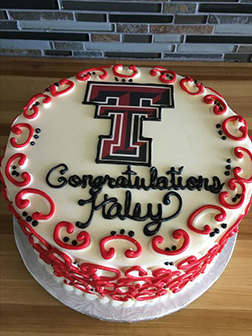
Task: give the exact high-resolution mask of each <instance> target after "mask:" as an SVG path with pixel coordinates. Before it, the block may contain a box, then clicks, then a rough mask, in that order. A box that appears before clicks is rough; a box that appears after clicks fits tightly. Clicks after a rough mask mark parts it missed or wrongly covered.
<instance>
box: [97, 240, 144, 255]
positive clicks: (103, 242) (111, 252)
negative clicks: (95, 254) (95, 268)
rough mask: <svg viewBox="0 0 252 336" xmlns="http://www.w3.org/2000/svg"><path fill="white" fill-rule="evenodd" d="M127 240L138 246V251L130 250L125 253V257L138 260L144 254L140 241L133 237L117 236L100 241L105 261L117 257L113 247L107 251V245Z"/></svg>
mask: <svg viewBox="0 0 252 336" xmlns="http://www.w3.org/2000/svg"><path fill="white" fill-rule="evenodd" d="M118 239H121V240H127V241H129V242H131V243H132V244H134V245H135V246H136V250H135V251H133V250H131V249H128V250H126V251H125V253H124V254H125V257H127V258H137V257H139V256H140V254H141V253H142V246H141V245H140V244H139V243H138V241H137V240H136V239H134V238H132V237H128V236H124V235H115V236H107V237H105V238H103V239H101V240H100V244H99V245H100V252H101V255H102V257H103V258H104V259H111V258H113V257H114V255H115V249H114V248H113V247H110V248H109V250H106V249H105V245H106V243H108V242H110V241H112V240H118Z"/></svg>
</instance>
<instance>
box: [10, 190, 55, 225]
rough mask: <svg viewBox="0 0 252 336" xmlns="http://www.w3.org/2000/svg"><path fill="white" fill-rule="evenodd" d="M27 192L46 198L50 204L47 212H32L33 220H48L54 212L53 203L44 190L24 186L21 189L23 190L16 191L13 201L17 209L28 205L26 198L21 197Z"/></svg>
mask: <svg viewBox="0 0 252 336" xmlns="http://www.w3.org/2000/svg"><path fill="white" fill-rule="evenodd" d="M27 194H31V195H39V196H41V197H43V198H44V199H46V200H47V202H48V203H49V205H50V210H49V212H48V214H42V213H41V212H39V211H36V212H34V213H33V214H32V218H33V219H35V220H48V219H50V218H51V217H52V216H53V214H54V212H55V205H54V203H53V200H52V199H51V197H49V196H48V195H47V194H46V193H45V192H44V191H42V190H39V189H34V188H26V189H23V190H21V191H19V192H18V193H17V195H16V197H15V203H16V206H17V207H18V208H19V209H24V208H27V207H28V206H29V205H30V203H31V202H30V201H29V200H28V199H23V197H24V196H25V195H27Z"/></svg>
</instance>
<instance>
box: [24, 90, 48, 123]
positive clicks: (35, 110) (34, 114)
mask: <svg viewBox="0 0 252 336" xmlns="http://www.w3.org/2000/svg"><path fill="white" fill-rule="evenodd" d="M41 97H44V99H43V100H42V103H44V104H49V103H50V102H51V100H52V98H51V97H49V96H48V95H46V94H44V93H38V94H36V95H34V96H33V97H32V98H31V99H30V100H29V102H28V103H27V105H25V107H24V108H23V110H24V117H25V118H27V119H34V118H36V117H37V115H38V113H39V108H38V105H37V104H39V101H38V99H39V98H41ZM29 109H30V110H32V113H31V114H28V111H29Z"/></svg>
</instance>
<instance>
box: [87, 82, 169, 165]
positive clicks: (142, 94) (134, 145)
mask: <svg viewBox="0 0 252 336" xmlns="http://www.w3.org/2000/svg"><path fill="white" fill-rule="evenodd" d="M83 104H94V105H96V111H95V118H103V119H111V129H110V134H109V135H100V136H99V143H98V152H97V158H96V162H99V163H116V164H131V165H146V166H150V165H151V143H152V139H151V138H146V137H143V135H142V131H143V123H144V121H161V109H162V108H173V107H174V99H173V87H172V85H154V84H132V83H131V84H125V83H122V84H119V83H99V82H88V85H87V90H86V95H85V98H84V101H83Z"/></svg>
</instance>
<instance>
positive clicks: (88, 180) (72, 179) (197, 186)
mask: <svg viewBox="0 0 252 336" xmlns="http://www.w3.org/2000/svg"><path fill="white" fill-rule="evenodd" d="M60 167H63V169H59V168H60ZM183 170H184V167H183V166H181V167H180V168H179V169H178V170H176V169H175V168H174V167H171V169H170V170H168V171H167V172H166V175H167V176H168V177H167V176H159V175H158V170H157V168H156V167H151V168H150V170H149V178H148V179H147V180H146V179H145V178H141V177H140V176H138V175H137V173H136V172H134V171H133V170H132V169H131V166H128V167H127V170H126V171H124V172H122V175H120V176H117V177H116V178H115V177H111V176H110V175H108V174H106V175H104V176H102V175H98V176H95V177H94V176H93V175H91V174H88V175H82V176H79V175H76V174H73V175H70V176H69V177H63V176H62V175H64V174H65V173H66V172H67V171H68V167H67V165H66V164H64V163H60V164H59V165H57V166H55V167H53V168H51V169H50V170H49V172H48V174H47V175H46V182H47V184H48V185H49V186H50V187H51V188H63V187H64V186H66V184H68V185H69V186H71V187H73V188H77V187H81V188H83V189H85V188H86V187H87V186H89V187H90V188H91V189H92V190H93V191H96V192H98V191H101V190H102V188H103V187H104V185H107V186H108V187H109V188H110V189H115V188H117V189H119V188H122V189H137V190H146V191H147V190H150V189H153V190H185V189H187V190H191V191H193V190H198V191H201V190H202V189H205V190H206V191H210V192H211V193H214V194H218V193H219V192H220V191H221V190H222V188H223V186H224V183H221V181H220V179H219V178H218V177H217V176H213V177H212V184H211V182H210V180H209V179H208V178H206V177H203V176H201V175H199V176H198V177H197V176H190V177H188V178H187V179H185V178H184V177H183V176H181V174H182V172H183ZM59 173H60V175H61V176H60V177H58V175H59ZM51 175H52V178H54V179H57V177H58V179H57V181H58V182H62V183H60V184H53V183H52V182H50V178H51Z"/></svg>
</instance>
